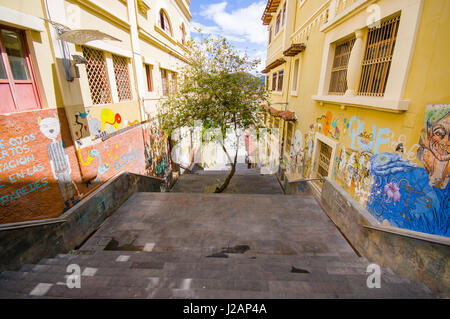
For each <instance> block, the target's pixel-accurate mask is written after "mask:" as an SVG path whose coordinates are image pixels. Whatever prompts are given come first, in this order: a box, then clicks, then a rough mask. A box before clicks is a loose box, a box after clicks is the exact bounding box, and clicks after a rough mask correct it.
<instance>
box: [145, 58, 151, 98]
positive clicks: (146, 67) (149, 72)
mask: <svg viewBox="0 0 450 319" xmlns="http://www.w3.org/2000/svg"><path fill="white" fill-rule="evenodd" d="M152 71H153V68H152V66H151V65H149V64H145V75H146V77H147V91H148V92H153V77H152Z"/></svg>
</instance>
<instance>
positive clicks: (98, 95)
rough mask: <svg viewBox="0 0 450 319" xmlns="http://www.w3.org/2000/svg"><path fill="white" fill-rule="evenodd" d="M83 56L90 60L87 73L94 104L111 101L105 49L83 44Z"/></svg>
mask: <svg viewBox="0 0 450 319" xmlns="http://www.w3.org/2000/svg"><path fill="white" fill-rule="evenodd" d="M83 56H84V57H85V58H86V60H87V61H88V63H87V64H86V73H87V77H88V82H89V90H90V92H91V99H92V104H106V103H111V102H112V97H111V88H110V85H109V79H108V71H107V68H106V61H105V56H104V54H103V51H101V50H97V49H93V48H90V47H85V46H83Z"/></svg>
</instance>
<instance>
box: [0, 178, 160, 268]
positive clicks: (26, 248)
mask: <svg viewBox="0 0 450 319" xmlns="http://www.w3.org/2000/svg"><path fill="white" fill-rule="evenodd" d="M164 182H165V181H164V180H163V179H160V178H155V177H148V176H143V175H137V174H132V173H128V172H122V173H120V174H119V175H117V176H116V177H114V178H113V179H111V180H110V181H108V182H107V183H105V184H103V185H102V186H101V187H99V188H98V189H97V190H95V191H94V192H93V193H92V194H90V195H89V196H87V197H86V198H84V199H83V200H82V201H81V202H79V203H78V204H77V205H75V206H74V207H72V208H71V209H70V210H68V211H67V212H65V213H64V214H63V215H61V216H60V217H58V218H52V219H47V220H39V221H33V222H21V223H11V224H2V225H0V271H3V270H16V269H18V268H20V267H21V265H23V264H26V263H35V262H37V261H39V260H40V259H41V258H46V257H53V256H55V255H56V254H58V253H66V252H68V251H70V250H72V249H75V248H77V247H78V246H80V245H81V244H82V243H83V242H84V241H85V240H86V239H87V238H88V237H89V236H90V235H91V234H92V233H93V232H94V231H95V230H97V229H98V228H99V227H100V225H101V223H102V222H103V221H104V220H105V219H106V218H108V217H109V216H110V215H111V214H113V213H114V211H115V210H116V209H117V208H119V207H120V206H121V205H122V204H123V203H124V202H125V201H126V200H127V199H128V198H129V197H130V196H131V194H133V193H134V192H160V191H161V186H162V185H163V184H164Z"/></svg>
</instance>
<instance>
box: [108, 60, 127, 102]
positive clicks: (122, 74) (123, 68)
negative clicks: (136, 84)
mask: <svg viewBox="0 0 450 319" xmlns="http://www.w3.org/2000/svg"><path fill="white" fill-rule="evenodd" d="M112 60H113V66H114V76H115V78H116V85H117V93H118V95H119V101H127V100H131V83H130V76H129V74H128V59H127V58H125V57H122V56H119V55H115V54H113V55H112Z"/></svg>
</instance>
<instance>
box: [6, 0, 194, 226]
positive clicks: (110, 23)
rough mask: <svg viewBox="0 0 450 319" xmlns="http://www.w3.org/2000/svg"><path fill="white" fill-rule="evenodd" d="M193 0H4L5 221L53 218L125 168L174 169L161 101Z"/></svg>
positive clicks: (182, 48) (180, 59) (182, 49)
mask: <svg viewBox="0 0 450 319" xmlns="http://www.w3.org/2000/svg"><path fill="white" fill-rule="evenodd" d="M189 5H190V2H189V0H164V1H163V0H159V1H148V0H108V1H107V0H79V1H75V0H74V1H65V0H43V1H39V0H32V1H6V0H5V1H0V29H1V30H0V31H1V38H0V42H1V46H0V47H1V57H2V60H1V61H0V91H1V93H2V96H4V98H3V101H0V122H1V124H2V131H1V137H0V139H1V140H2V150H4V153H3V157H2V160H3V164H2V165H3V166H2V169H1V173H0V174H1V176H0V180H1V186H0V191H1V192H2V194H1V195H0V197H1V198H3V201H2V207H0V209H1V211H0V216H1V217H0V222H2V223H8V222H18V221H26V220H33V219H42V218H48V217H55V216H58V215H59V214H61V212H63V211H66V210H67V209H70V208H71V207H73V206H74V205H75V204H76V203H77V202H78V201H79V200H81V199H82V198H84V197H85V196H86V195H87V194H89V193H91V192H92V191H93V190H94V189H96V188H97V187H99V186H100V185H101V184H102V183H104V182H105V181H107V180H109V179H110V178H112V177H113V176H115V175H116V174H118V173H120V172H121V171H124V170H127V171H130V172H134V173H139V174H145V175H153V176H158V177H164V176H166V175H167V174H169V171H170V156H169V149H168V144H167V140H166V137H165V136H164V134H163V133H162V132H161V131H160V130H159V128H158V124H157V118H156V114H157V107H158V103H159V102H160V101H161V100H162V99H164V98H165V97H166V96H167V95H168V94H170V91H171V90H174V89H176V79H177V73H178V72H179V69H180V67H181V66H183V65H184V64H185V63H186V62H187V60H186V58H185V56H186V53H187V49H186V43H187V41H188V40H189V38H190V35H189V30H190V20H191V17H192V16H191V13H190V11H189Z"/></svg>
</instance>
